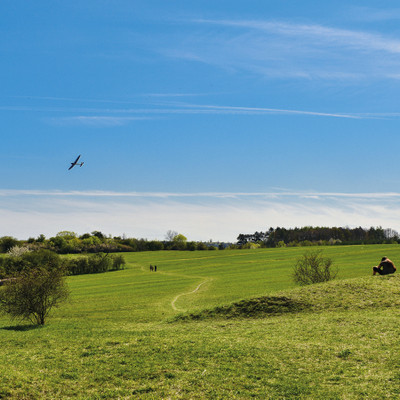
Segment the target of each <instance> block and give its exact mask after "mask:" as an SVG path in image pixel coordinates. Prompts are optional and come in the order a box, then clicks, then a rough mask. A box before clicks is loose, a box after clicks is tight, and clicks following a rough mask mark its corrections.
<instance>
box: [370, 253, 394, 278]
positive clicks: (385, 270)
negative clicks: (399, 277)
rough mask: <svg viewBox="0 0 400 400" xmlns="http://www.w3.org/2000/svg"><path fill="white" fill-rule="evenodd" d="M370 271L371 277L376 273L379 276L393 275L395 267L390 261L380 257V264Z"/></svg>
mask: <svg viewBox="0 0 400 400" xmlns="http://www.w3.org/2000/svg"><path fill="white" fill-rule="evenodd" d="M372 270H373V273H372V274H373V275H376V273H378V274H379V275H388V274H394V273H395V272H396V267H395V266H394V264H393V261H392V260H389V259H388V258H387V257H382V260H381V263H380V264H379V265H378V266H377V267H373V268H372Z"/></svg>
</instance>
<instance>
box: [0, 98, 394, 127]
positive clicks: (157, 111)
mask: <svg viewBox="0 0 400 400" xmlns="http://www.w3.org/2000/svg"><path fill="white" fill-rule="evenodd" d="M154 105H155V106H157V107H147V108H144V107H138V108H103V109H102V108H91V107H47V106H0V111H14V112H37V113H43V114H45V113H47V114H53V113H55V114H58V115H57V116H52V117H50V116H46V117H43V119H44V120H45V121H46V122H48V123H50V124H58V125H88V126H120V125H125V124H127V123H129V122H132V121H139V120H145V119H154V118H158V117H162V116H166V115H254V116H256V115H260V116H262V115H292V116H310V117H330V118H346V119H371V118H395V117H399V116H400V113H351V112H321V111H316V110H296V109H283V108H272V107H245V106H227V105H216V104H189V103H183V102H164V103H162V104H160V103H158V104H154ZM60 113H64V114H72V115H69V116H60V115H59V114H60ZM76 113H79V114H80V115H75V114H76Z"/></svg>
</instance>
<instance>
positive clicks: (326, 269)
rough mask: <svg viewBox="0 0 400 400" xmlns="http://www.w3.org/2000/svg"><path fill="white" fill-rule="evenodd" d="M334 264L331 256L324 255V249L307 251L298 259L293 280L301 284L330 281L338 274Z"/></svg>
mask: <svg viewBox="0 0 400 400" xmlns="http://www.w3.org/2000/svg"><path fill="white" fill-rule="evenodd" d="M332 264H333V262H332V259H331V258H329V257H323V256H322V250H316V251H307V252H305V253H304V254H303V255H302V256H301V257H300V258H298V259H297V262H296V264H295V266H294V269H293V280H294V281H295V282H296V283H298V284H300V285H310V284H312V283H318V282H327V281H330V280H332V279H334V278H335V277H336V275H337V269H333V268H332Z"/></svg>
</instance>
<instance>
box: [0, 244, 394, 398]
mask: <svg viewBox="0 0 400 400" xmlns="http://www.w3.org/2000/svg"><path fill="white" fill-rule="evenodd" d="M305 250H306V249H304V248H281V249H255V250H223V251H195V252H189V251H185V252H179V251H158V252H144V253H126V254H124V257H125V258H126V261H127V266H126V269H124V270H122V271H115V272H108V273H103V274H93V275H81V276H72V277H68V285H69V288H70V290H71V297H70V301H69V302H68V303H66V304H63V305H62V306H61V307H60V308H59V309H56V310H54V311H53V313H52V315H51V317H50V318H49V320H48V322H47V324H46V325H45V326H43V327H40V328H38V327H35V326H31V325H26V324H24V323H21V322H19V321H11V320H10V319H8V318H7V317H6V316H2V317H1V318H0V344H1V363H0V398H7V399H8V398H10V399H102V398H103V399H131V398H138V399H249V398H257V399H322V398H324V399H366V398H369V399H396V398H399V397H400V372H399V367H400V345H399V337H400V330H399V329H398V326H399V324H398V321H399V317H400V308H399V307H400V277H399V276H398V275H396V274H395V275H393V276H386V277H379V276H376V277H373V276H372V274H371V272H372V271H371V269H372V266H374V265H376V264H377V263H378V262H379V260H380V259H381V257H382V256H384V255H385V256H388V257H389V258H391V259H392V260H393V261H394V262H395V263H396V261H397V263H398V264H399V266H400V246H398V245H370V246H337V247H324V248H323V251H324V255H325V256H329V257H331V258H332V259H333V261H334V265H336V266H337V267H338V277H337V279H336V280H335V281H332V282H329V283H326V284H317V285H311V286H308V287H300V288H299V287H298V286H296V285H295V284H294V283H293V281H292V277H291V274H292V268H293V265H294V263H295V260H296V259H297V258H298V257H299V256H300V255H301V254H302V253H303V252H304V251H305ZM150 264H152V265H157V272H150V269H149V267H150ZM249 299H257V300H255V301H253V303H251V302H249ZM276 299H277V300H278V303H276V302H275V303H274V307H275V306H276V307H277V308H276V307H275V308H276V310H277V312H274V313H269V311H268V310H270V308H268V307H267V308H266V305H270V304H271V301H272V300H273V301H275V300H276ZM243 300H245V301H244V302H243ZM241 301H242V302H241ZM282 302H283V303H285V304H283V303H282ZM276 304H278V305H276ZM282 304H283V305H282ZM288 304H289V305H290V304H297V305H301V307H300V306H299V307H297V308H296V307H295V308H294V309H291V308H290V307H289V308H288V307H286V306H287V305H288ZM232 305H233V306H232ZM250 305H251V307H250ZM224 306H225V308H224ZM303 306H304V307H303ZM221 310H222V311H221ZM231 310H234V312H233V311H231ZM280 310H281V311H282V312H280Z"/></svg>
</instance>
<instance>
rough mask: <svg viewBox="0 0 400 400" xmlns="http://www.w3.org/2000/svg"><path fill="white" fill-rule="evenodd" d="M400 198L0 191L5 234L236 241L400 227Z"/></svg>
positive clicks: (373, 195)
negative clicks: (263, 234)
mask: <svg viewBox="0 0 400 400" xmlns="http://www.w3.org/2000/svg"><path fill="white" fill-rule="evenodd" d="M399 202H400V193H355V194H352V193H316V192H313V193H312V192H284V193H279V192H271V193H192V194H190V193H135V192H133V193H118V192H117V193H115V192H101V191H99V192H58V191H47V192H46V191H5V190H2V191H1V192H0V219H1V221H2V224H1V227H0V236H2V235H13V236H16V237H18V238H27V237H29V236H33V237H36V236H38V235H39V234H41V233H44V234H45V235H46V236H52V235H55V234H56V233H57V232H58V231H61V230H72V231H75V232H77V233H80V234H81V233H84V232H91V231H93V230H101V231H103V232H104V233H107V234H112V235H122V234H123V233H125V234H126V235H128V236H131V237H146V238H148V239H155V238H158V239H162V238H164V235H165V232H166V231H167V230H169V229H173V230H176V231H179V232H181V233H183V234H185V236H187V237H188V238H189V240H209V239H214V240H221V241H235V239H236V237H237V235H238V234H239V233H252V232H255V231H256V230H258V231H260V230H264V231H265V230H267V229H268V228H269V227H270V226H273V227H276V226H285V227H295V226H306V225H314V226H316V225H318V226H362V227H370V226H383V227H384V228H393V229H395V230H400V207H398V205H399Z"/></svg>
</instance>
